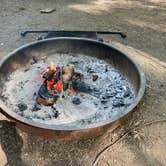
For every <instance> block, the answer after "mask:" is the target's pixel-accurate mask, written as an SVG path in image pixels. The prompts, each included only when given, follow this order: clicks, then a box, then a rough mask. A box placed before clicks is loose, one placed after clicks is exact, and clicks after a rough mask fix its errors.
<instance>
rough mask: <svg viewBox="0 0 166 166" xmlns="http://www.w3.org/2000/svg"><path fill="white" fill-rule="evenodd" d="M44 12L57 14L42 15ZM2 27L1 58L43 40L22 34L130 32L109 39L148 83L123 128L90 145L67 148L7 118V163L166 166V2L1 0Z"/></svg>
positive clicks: (1, 153) (0, 152)
mask: <svg viewBox="0 0 166 166" xmlns="http://www.w3.org/2000/svg"><path fill="white" fill-rule="evenodd" d="M45 8H55V9H56V10H55V11H54V12H53V13H51V14H41V13H40V10H41V9H45ZM0 27H1V28H0V57H2V56H5V55H6V54H7V53H8V52H10V51H12V50H13V49H15V48H17V47H19V46H21V45H23V44H25V43H28V42H31V41H35V40H36V38H37V36H36V35H28V36H27V37H26V38H21V37H20V35H19V32H20V31H21V29H56V30H58V29H65V30H114V31H117V30H118V31H123V32H126V33H127V38H126V39H122V38H120V37H119V36H111V37H108V36H105V40H106V41H107V42H109V43H111V44H112V45H114V46H116V47H118V48H120V49H121V50H123V51H124V52H126V53H128V55H129V56H131V57H132V58H133V59H134V60H135V61H136V62H137V63H139V64H140V65H141V67H142V69H143V70H144V72H145V75H146V79H147V85H146V92H145V95H144V97H143V99H142V101H141V102H140V104H139V105H138V106H137V107H136V108H135V109H134V111H133V113H132V114H131V115H130V116H128V117H127V118H126V121H125V122H124V124H122V125H121V126H120V127H118V128H117V129H116V130H114V131H113V132H110V131H109V130H108V131H107V132H106V133H105V134H104V135H102V136H99V137H97V138H92V139H88V140H85V141H78V142H71V143H64V142H58V141H50V140H46V139H43V138H39V137H36V136H32V135H28V134H26V133H23V132H21V131H19V130H16V128H15V126H14V125H13V124H12V123H9V122H8V121H6V118H5V117H4V116H3V115H0V143H1V144H0V145H1V146H0V161H1V162H0V165H2V166H3V165H5V164H6V165H11V166H19V165H21V166H22V165H27V166H38V165H40V166H56V165H57V166H71V165H72V166H77V165H78V166H79V165H81V166H90V165H99V166H114V165H115V166H126V165H127V166H128V165H129V166H130V165H136V166H137V165H138V166H142V165H145V166H153V165H154V166H160V165H163V166H164V165H166V155H165V154H166V93H165V91H166V51H165V50H166V2H165V0H77V1H76V0H70V1H67V0H61V1H58V0H47V1H45V0H38V1H32V0H31V1H30V0H29V1H26V0H1V1H0ZM149 122H150V123H149ZM151 122H152V123H151ZM133 126H135V128H134V129H133ZM106 147H107V148H106ZM104 148H105V150H103V149H104ZM101 152H102V153H101Z"/></svg>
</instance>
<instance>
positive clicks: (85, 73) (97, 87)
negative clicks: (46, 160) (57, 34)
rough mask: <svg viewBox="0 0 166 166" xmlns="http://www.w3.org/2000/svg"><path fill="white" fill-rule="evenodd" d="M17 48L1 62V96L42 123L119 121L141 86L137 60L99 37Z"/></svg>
mask: <svg viewBox="0 0 166 166" xmlns="http://www.w3.org/2000/svg"><path fill="white" fill-rule="evenodd" d="M12 54H13V55H12V56H9V57H8V63H7V61H5V63H3V65H2V66H1V72H0V82H1V93H0V94H1V95H0V97H1V100H2V101H3V103H5V105H6V106H7V107H8V108H9V109H10V110H12V111H13V112H15V113H16V114H17V115H19V116H21V117H24V118H25V119H28V120H30V121H32V122H35V123H38V124H41V126H42V124H47V125H62V126H63V125H64V126H68V127H69V128H70V127H71V128H72V127H76V128H85V126H89V125H94V124H97V123H104V122H105V121H114V120H116V119H117V118H118V117H120V116H122V115H124V114H126V113H128V112H127V111H126V110H128V108H129V107H130V106H131V105H132V103H133V102H134V100H135V98H136V95H137V93H138V90H139V85H138V82H139V81H140V80H139V77H138V75H137V74H136V68H133V69H132V71H131V70H129V68H131V67H135V66H134V64H132V63H131V62H130V61H127V58H124V59H123V58H122V56H123V55H122V53H121V52H119V55H117V54H118V52H117V50H114V49H110V48H109V46H107V45H104V44H101V45H99V42H94V41H93V42H92V41H90V40H78V39H70V40H66V39H59V40H52V39H51V40H50V39H49V40H45V41H42V42H38V43H37V44H35V45H33V44H32V45H30V46H28V47H27V46H25V47H24V48H22V49H21V50H16V51H15V52H13V53H12Z"/></svg>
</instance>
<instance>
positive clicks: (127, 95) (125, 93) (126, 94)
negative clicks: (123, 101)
mask: <svg viewBox="0 0 166 166" xmlns="http://www.w3.org/2000/svg"><path fill="white" fill-rule="evenodd" d="M130 94H131V92H130V89H129V88H127V90H126V91H125V92H124V95H123V96H124V97H129V96H130Z"/></svg>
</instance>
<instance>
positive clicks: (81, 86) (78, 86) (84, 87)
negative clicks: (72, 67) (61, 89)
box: [73, 82, 92, 94]
mask: <svg viewBox="0 0 166 166" xmlns="http://www.w3.org/2000/svg"><path fill="white" fill-rule="evenodd" d="M73 89H74V90H75V91H79V92H84V93H88V94H90V93H91V92H92V89H91V88H90V86H89V85H87V84H86V83H84V82H80V83H76V84H73Z"/></svg>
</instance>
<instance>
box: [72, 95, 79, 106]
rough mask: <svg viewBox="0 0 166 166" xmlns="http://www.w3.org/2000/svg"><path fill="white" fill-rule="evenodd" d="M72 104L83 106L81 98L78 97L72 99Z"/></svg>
mask: <svg viewBox="0 0 166 166" xmlns="http://www.w3.org/2000/svg"><path fill="white" fill-rule="evenodd" d="M72 103H73V104H76V105H79V104H81V100H80V98H78V97H74V98H73V99H72Z"/></svg>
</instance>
